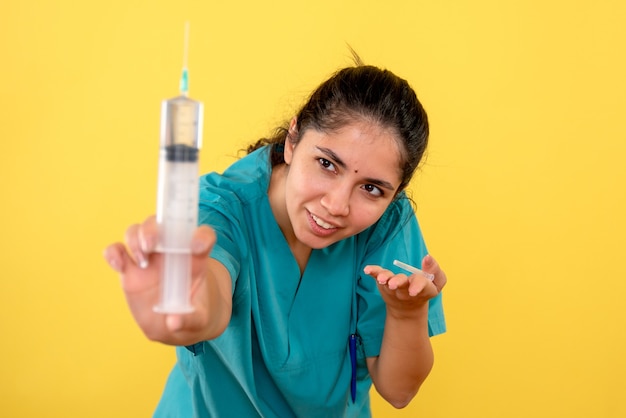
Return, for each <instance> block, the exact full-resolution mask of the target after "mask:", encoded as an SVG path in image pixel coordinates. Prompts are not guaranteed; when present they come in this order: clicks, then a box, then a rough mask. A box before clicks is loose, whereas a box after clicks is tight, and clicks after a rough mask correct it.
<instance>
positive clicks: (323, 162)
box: [317, 158, 336, 172]
mask: <svg viewBox="0 0 626 418" xmlns="http://www.w3.org/2000/svg"><path fill="white" fill-rule="evenodd" d="M317 161H318V162H319V164H320V165H321V166H322V167H323V168H324V170H328V171H333V172H334V171H336V170H335V165H334V164H333V163H331V162H330V161H328V160H327V159H326V158H318V159H317Z"/></svg>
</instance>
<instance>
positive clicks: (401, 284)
mask: <svg viewBox="0 0 626 418" xmlns="http://www.w3.org/2000/svg"><path fill="white" fill-rule="evenodd" d="M409 284H410V282H409V278H408V276H407V275H406V274H403V273H399V274H396V275H393V276H391V277H390V278H389V280H387V287H389V289H391V290H396V289H402V288H405V287H407V286H408V285H409Z"/></svg>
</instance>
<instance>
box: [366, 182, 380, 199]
mask: <svg viewBox="0 0 626 418" xmlns="http://www.w3.org/2000/svg"><path fill="white" fill-rule="evenodd" d="M363 190H365V191H366V192H367V193H369V194H370V195H372V196H374V197H382V196H383V195H384V194H385V193H384V192H383V191H382V189H380V188H379V187H377V186H374V185H373V184H365V185H363Z"/></svg>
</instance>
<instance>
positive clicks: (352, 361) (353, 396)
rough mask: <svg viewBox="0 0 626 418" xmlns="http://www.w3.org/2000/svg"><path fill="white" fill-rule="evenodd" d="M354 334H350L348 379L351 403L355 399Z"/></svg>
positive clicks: (355, 336)
mask: <svg viewBox="0 0 626 418" xmlns="http://www.w3.org/2000/svg"><path fill="white" fill-rule="evenodd" d="M356 338H357V335H356V334H351V335H350V362H351V364H352V380H351V381H350V395H351V396H352V403H354V402H355V401H356Z"/></svg>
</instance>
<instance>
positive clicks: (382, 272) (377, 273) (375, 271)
mask: <svg viewBox="0 0 626 418" xmlns="http://www.w3.org/2000/svg"><path fill="white" fill-rule="evenodd" d="M363 272H364V273H365V274H367V275H369V276H371V277H373V278H374V279H376V281H377V282H378V284H380V285H386V284H387V282H388V281H389V279H390V278H391V277H392V276H393V273H392V272H391V271H389V270H387V269H384V268H382V267H380V266H374V265H369V266H365V268H364V269H363Z"/></svg>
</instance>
